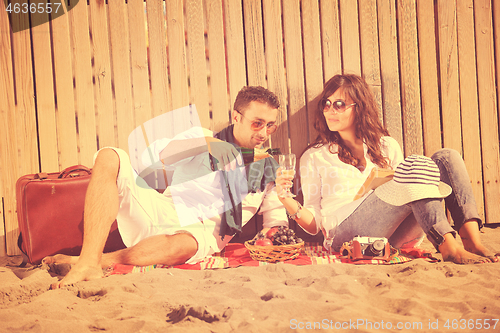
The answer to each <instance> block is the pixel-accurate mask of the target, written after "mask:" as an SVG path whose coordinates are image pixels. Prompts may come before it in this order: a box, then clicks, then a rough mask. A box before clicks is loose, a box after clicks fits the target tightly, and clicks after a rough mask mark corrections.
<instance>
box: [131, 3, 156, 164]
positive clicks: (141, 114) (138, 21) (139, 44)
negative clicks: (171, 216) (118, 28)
mask: <svg viewBox="0 0 500 333" xmlns="http://www.w3.org/2000/svg"><path fill="white" fill-rule="evenodd" d="M127 10H128V26H129V32H130V66H131V71H132V77H131V80H132V96H133V103H134V104H133V108H134V110H133V113H134V128H137V127H138V126H141V125H142V124H143V123H144V122H146V121H148V120H150V119H152V117H153V114H152V111H151V98H150V89H149V68H148V54H147V49H146V31H145V22H146V20H145V17H144V1H143V0H128V5H127ZM139 133H140V134H139ZM127 134H128V135H129V136H128V152H129V155H130V159H131V160H133V161H134V163H133V164H132V165H139V164H138V162H139V161H140V160H141V156H142V153H143V152H142V151H138V150H135V149H134V148H135V147H137V144H136V143H137V142H138V141H139V140H140V142H143V141H144V138H143V133H142V131H133V130H131V132H129V133H127ZM135 135H140V137H135ZM133 149H134V151H132V150H133Z"/></svg>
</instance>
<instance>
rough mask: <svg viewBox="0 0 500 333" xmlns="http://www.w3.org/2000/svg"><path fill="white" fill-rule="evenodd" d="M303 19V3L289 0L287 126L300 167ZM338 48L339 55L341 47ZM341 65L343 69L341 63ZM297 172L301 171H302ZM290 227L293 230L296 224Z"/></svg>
mask: <svg viewBox="0 0 500 333" xmlns="http://www.w3.org/2000/svg"><path fill="white" fill-rule="evenodd" d="M300 19H301V18H300V0H288V1H287V3H286V6H283V33H284V44H285V45H284V46H285V63H286V65H287V67H286V80H287V87H288V115H287V116H288V119H287V123H285V124H286V125H287V126H288V129H289V137H290V143H291V152H292V153H294V154H295V155H296V156H297V165H300V161H299V157H300V154H301V153H302V152H303V151H304V149H305V148H306V147H307V144H308V140H305V138H307V137H308V126H306V124H307V113H306V92H305V85H304V66H303V60H304V58H303V53H302V31H301V24H300ZM329 42H331V41H329ZM337 47H338V50H339V56H340V47H339V46H337ZM338 65H339V68H340V62H339V63H338ZM285 124H283V125H282V126H284V125H285ZM297 170H298V171H300V170H299V168H297ZM296 175H297V177H296V179H295V180H294V193H297V194H299V193H300V191H299V189H300V172H297V173H296ZM293 223H295V222H293ZM291 227H293V224H292V225H291Z"/></svg>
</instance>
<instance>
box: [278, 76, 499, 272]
mask: <svg viewBox="0 0 500 333" xmlns="http://www.w3.org/2000/svg"><path fill="white" fill-rule="evenodd" d="M314 127H315V128H316V130H317V131H318V132H319V136H318V138H317V140H316V141H315V142H314V143H313V144H311V145H310V146H309V147H308V148H307V149H306V151H305V152H304V153H303V155H302V157H301V160H300V176H301V183H302V190H303V193H304V207H301V205H300V204H299V203H298V202H297V201H295V200H294V199H293V198H290V197H280V200H281V202H282V203H283V205H284V206H285V208H286V209H287V211H288V213H289V214H290V216H291V218H293V219H295V220H296V221H297V223H298V224H299V225H300V226H301V227H302V228H303V229H304V230H305V231H306V232H308V233H310V234H313V235H314V234H317V233H318V231H319V230H320V229H321V230H322V232H323V234H324V236H325V247H327V248H332V249H333V250H334V251H338V250H339V249H340V247H341V245H342V243H343V242H347V241H349V240H351V239H352V238H353V237H354V236H356V235H360V236H370V237H386V238H388V239H389V243H390V244H391V245H392V246H394V247H397V248H401V247H413V246H416V245H418V244H419V243H420V242H421V241H422V239H423V236H424V234H426V235H427V237H428V239H429V240H430V241H431V242H432V243H433V244H434V246H435V247H436V248H437V249H438V250H439V251H440V252H441V253H442V255H443V259H444V260H445V261H452V262H455V263H458V264H466V263H482V262H492V261H498V258H497V257H496V256H495V255H493V253H491V252H490V251H489V250H487V249H486V248H485V247H484V246H483V245H482V244H481V241H480V239H479V235H480V234H479V229H480V228H481V227H482V221H481V219H480V218H479V215H478V213H477V208H476V204H475V200H474V197H473V194H472V188H471V186H470V181H469V178H468V175H467V171H466V169H465V165H464V163H463V160H462V158H461V157H460V155H459V154H458V153H457V152H456V151H453V150H450V149H443V150H440V151H438V152H437V153H435V154H434V155H433V156H432V160H431V159H429V158H427V157H424V156H416V155H412V156H410V157H408V158H407V159H406V160H403V154H402V152H401V148H400V147H399V144H398V143H397V142H396V140H394V139H393V138H391V137H389V136H388V132H387V131H386V130H385V129H384V128H383V126H382V125H381V123H380V120H379V118H378V107H377V104H376V101H375V98H374V96H373V93H372V91H371V89H370V88H369V86H368V85H367V83H366V82H365V81H364V79H363V78H361V77H359V76H357V75H336V76H334V77H333V78H331V79H330V80H329V81H328V82H327V83H326V84H325V88H324V90H323V92H322V95H321V100H320V102H319V104H318V109H317V110H316V122H315V124H314ZM400 163H401V164H400ZM374 167H378V168H389V169H393V170H395V175H394V179H393V180H391V181H389V182H388V183H386V184H384V185H381V186H380V187H379V188H377V189H376V190H375V191H371V192H369V193H367V194H365V196H363V197H362V198H360V199H358V200H355V201H353V198H354V196H355V194H356V193H357V192H358V190H359V189H360V187H361V186H362V184H363V182H364V181H365V180H366V178H367V177H368V174H369V173H370V171H371V170H372V169H373V168H374ZM292 179H293V177H290V176H285V175H283V174H282V173H281V170H280V169H278V171H277V179H276V186H277V191H278V193H282V191H285V190H286V189H287V188H289V187H291V185H292V183H291V182H292ZM440 180H441V182H440ZM443 198H446V199H445V201H446V204H447V206H448V208H449V209H450V212H451V214H452V217H453V220H454V223H455V225H454V228H455V229H456V230H458V232H459V235H460V237H461V238H462V241H463V244H464V247H465V248H463V247H462V246H460V245H459V243H458V242H457V241H456V239H455V235H456V232H455V230H454V229H453V228H452V227H451V226H450V224H449V223H448V220H447V218H446V215H445V212H444V210H443V206H442V200H443Z"/></svg>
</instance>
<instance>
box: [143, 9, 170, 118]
mask: <svg viewBox="0 0 500 333" xmlns="http://www.w3.org/2000/svg"><path fill="white" fill-rule="evenodd" d="M164 5H165V4H164V2H163V1H157V0H146V11H147V17H148V18H147V24H148V50H149V69H150V79H151V106H152V112H153V115H154V116H155V117H156V116H159V115H161V114H163V113H165V112H167V111H170V110H172V100H171V94H170V88H169V78H168V59H167V32H166V30H165V25H166V22H165V18H164V14H163V9H164Z"/></svg>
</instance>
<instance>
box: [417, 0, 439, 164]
mask: <svg viewBox="0 0 500 333" xmlns="http://www.w3.org/2000/svg"><path fill="white" fill-rule="evenodd" d="M433 6H434V0H419V1H417V25H418V26H417V31H418V43H419V45H418V54H419V57H420V94H421V98H422V100H421V104H422V131H423V136H424V154H425V155H427V156H431V155H432V154H433V153H434V152H436V151H437V150H438V149H440V148H441V147H442V143H441V142H442V140H441V113H440V112H441V111H440V106H439V86H438V70H437V50H436V29H435V27H436V22H435V18H434V11H433V10H430V8H433Z"/></svg>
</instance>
